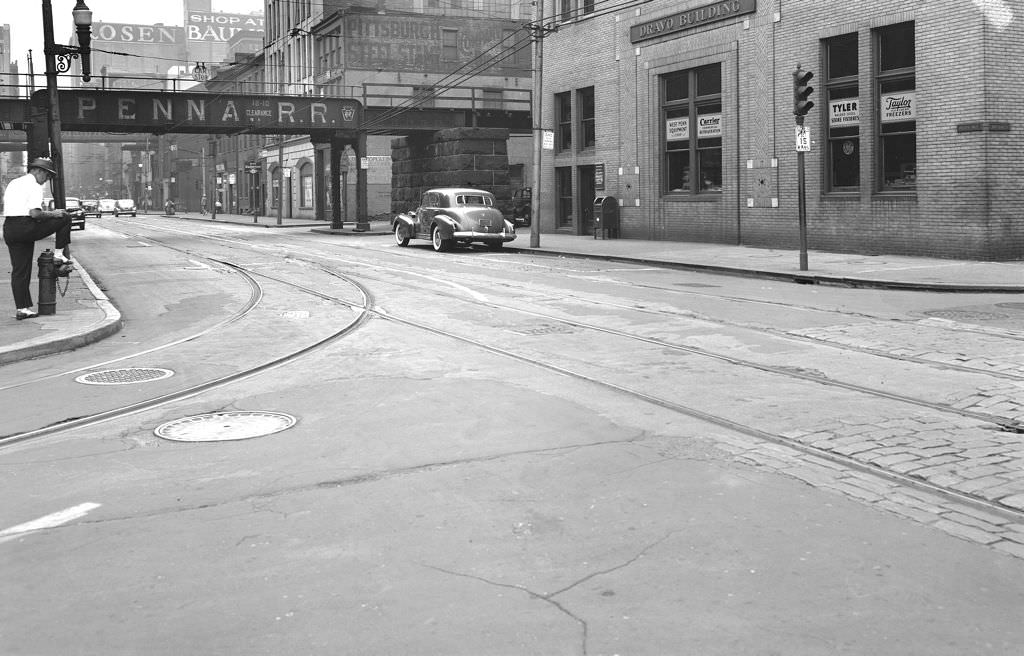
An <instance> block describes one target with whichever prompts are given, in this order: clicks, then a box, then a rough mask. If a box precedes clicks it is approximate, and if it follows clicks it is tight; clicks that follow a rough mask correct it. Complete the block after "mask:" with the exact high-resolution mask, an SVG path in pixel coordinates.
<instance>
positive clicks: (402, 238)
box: [395, 222, 409, 246]
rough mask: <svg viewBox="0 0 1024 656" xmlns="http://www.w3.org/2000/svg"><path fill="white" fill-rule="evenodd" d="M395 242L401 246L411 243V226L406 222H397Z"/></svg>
mask: <svg viewBox="0 0 1024 656" xmlns="http://www.w3.org/2000/svg"><path fill="white" fill-rule="evenodd" d="M395 243H396V244H398V245H399V246H408V245H409V227H408V226H406V225H405V224H404V223H401V222H399V223H396V224H395Z"/></svg>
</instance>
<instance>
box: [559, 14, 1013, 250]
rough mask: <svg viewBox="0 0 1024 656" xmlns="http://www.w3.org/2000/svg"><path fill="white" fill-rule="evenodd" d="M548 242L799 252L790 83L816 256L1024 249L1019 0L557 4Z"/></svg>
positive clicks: (810, 236)
mask: <svg viewBox="0 0 1024 656" xmlns="http://www.w3.org/2000/svg"><path fill="white" fill-rule="evenodd" d="M544 16H545V21H544V22H545V23H546V24H550V23H551V22H555V23H557V25H558V30H557V31H555V32H551V33H549V34H548V35H547V36H546V37H545V38H544V44H543V47H544V52H543V56H544V60H543V76H544V80H543V85H544V98H543V110H542V114H541V115H542V126H543V128H544V129H546V130H552V131H553V132H554V137H555V139H554V149H553V150H544V151H543V157H542V164H543V165H542V181H541V193H540V194H539V198H540V202H541V207H540V217H541V229H542V231H545V232H547V231H560V232H572V233H576V234H587V233H588V232H589V231H590V230H592V229H593V211H592V209H591V207H592V199H593V197H594V196H603V195H611V196H615V197H616V198H618V199H619V202H620V206H621V207H620V216H621V222H622V225H621V235H622V237H624V238H637V239H655V240H680V241H696V242H716V243H732V244H746V245H751V246H759V247H780V248H794V247H796V246H798V244H799V229H798V221H797V206H798V194H797V170H798V169H797V154H796V152H795V136H794V130H795V127H794V116H793V77H792V76H793V71H794V69H795V68H796V66H797V64H801V65H802V67H803V69H805V70H811V71H813V73H814V75H815V77H814V79H813V81H812V85H813V86H814V87H815V91H814V93H813V94H812V96H811V100H813V101H814V102H815V107H813V108H812V109H811V111H810V113H809V114H808V116H807V118H806V126H807V128H808V130H809V134H810V137H811V140H812V146H811V151H810V152H809V153H807V155H806V158H805V159H806V181H807V186H806V198H807V215H808V229H807V236H808V245H809V247H810V248H811V249H819V250H826V251H835V252H856V253H865V254H881V253H894V254H895V253H899V254H910V255H929V256H939V257H950V258H970V259H996V260H1010V259H1018V258H1020V257H1021V256H1022V254H1024V221H1022V220H1021V219H1024V212H1022V206H1024V202H1022V200H1021V195H1022V194H1021V190H1022V189H1021V188H1022V186H1024V185H1022V179H1024V175H1022V174H1024V164H1022V163H1021V160H1020V157H1019V155H1018V154H1017V152H1016V150H1015V148H1014V146H1015V142H1016V141H1018V140H1019V135H1020V130H1021V129H1022V126H1024V104H1022V103H1021V100H1022V95H1024V90H1022V86H1021V85H1020V84H1019V82H1018V80H1017V78H1019V71H1020V70H1022V66H1021V65H1022V64H1024V49H1022V48H1020V47H1019V44H1020V43H1021V42H1022V37H1024V2H1022V0H999V1H993V2H975V1H973V0H933V1H931V2H923V1H916V2H904V3H900V4H898V5H894V3H891V2H884V1H881V0H847V1H845V2H839V1H831V0H830V1H822V2H809V1H799V2H785V3H783V2H781V0H774V1H765V0H725V1H719V2H712V3H709V2H707V1H706V0H697V1H690V2H682V3H678V2H669V1H667V0H655V1H654V2H651V3H642V4H635V5H630V6H628V7H627V8H624V7H623V5H621V4H619V5H617V7H615V8H609V9H604V8H603V5H602V3H600V2H597V3H595V2H591V1H590V0H548V2H547V3H546V6H545V9H544Z"/></svg>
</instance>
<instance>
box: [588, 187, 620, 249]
mask: <svg viewBox="0 0 1024 656" xmlns="http://www.w3.org/2000/svg"><path fill="white" fill-rule="evenodd" d="M598 235H601V239H608V238H613V239H614V238H617V237H618V236H619V200H618V199H617V198H616V197H615V196H598V197H597V198H595V199H594V239H597V236H598Z"/></svg>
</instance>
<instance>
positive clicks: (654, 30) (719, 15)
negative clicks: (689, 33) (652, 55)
mask: <svg viewBox="0 0 1024 656" xmlns="http://www.w3.org/2000/svg"><path fill="white" fill-rule="evenodd" d="M755 11H757V0H725V1H723V2H713V3H711V4H709V5H703V6H701V7H695V8H693V9H684V10H683V11H680V12H676V13H674V14H670V15H668V16H662V17H661V18H656V19H654V20H650V21H647V22H645V23H640V24H639V25H633V26H632V27H630V28H629V40H630V42H632V43H637V42H638V41H646V40H647V39H656V38H658V37H662V36H667V35H669V34H673V33H675V32H682V31H685V30H692V29H694V28H698V27H703V26H704V25H708V24H709V23H716V22H718V21H723V20H728V19H730V18H735V17H737V16H742V15H743V14H752V13H754V12H755Z"/></svg>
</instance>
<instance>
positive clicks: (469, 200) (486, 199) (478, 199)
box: [455, 194, 492, 207]
mask: <svg viewBox="0 0 1024 656" xmlns="http://www.w3.org/2000/svg"><path fill="white" fill-rule="evenodd" d="M455 202H456V203H457V204H459V205H484V206H487V207H490V206H491V204H492V203H491V198H490V196H481V195H480V194H460V195H459V196H458V197H457V198H456V199H455Z"/></svg>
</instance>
